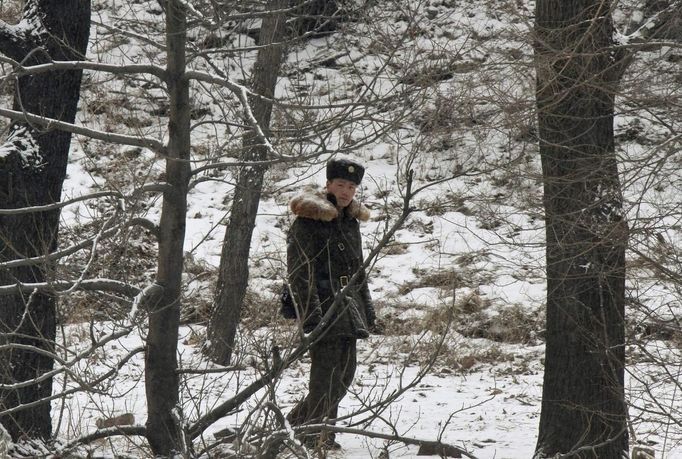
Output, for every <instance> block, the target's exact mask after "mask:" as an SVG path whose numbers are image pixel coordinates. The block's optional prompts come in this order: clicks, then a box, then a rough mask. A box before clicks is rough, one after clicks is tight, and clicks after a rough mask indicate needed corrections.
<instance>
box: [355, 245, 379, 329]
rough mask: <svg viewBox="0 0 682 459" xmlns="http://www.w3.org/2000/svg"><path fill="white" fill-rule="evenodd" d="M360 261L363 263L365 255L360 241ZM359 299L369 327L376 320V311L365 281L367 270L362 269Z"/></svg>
mask: <svg viewBox="0 0 682 459" xmlns="http://www.w3.org/2000/svg"><path fill="white" fill-rule="evenodd" d="M360 245H361V247H360V253H361V257H360V263H364V261H365V256H364V254H362V243H361V244H360ZM359 281H360V290H359V293H360V299H362V302H363V304H364V305H365V317H367V325H368V326H369V327H370V328H371V327H373V326H374V324H375V323H376V320H377V315H376V312H375V311H374V303H373V302H372V295H371V294H370V293H369V285H368V283H367V272H366V271H365V270H364V269H362V271H361V273H360V279H359Z"/></svg>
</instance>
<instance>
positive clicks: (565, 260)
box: [535, 0, 628, 459]
mask: <svg viewBox="0 0 682 459" xmlns="http://www.w3.org/2000/svg"><path fill="white" fill-rule="evenodd" d="M609 3H610V2H607V1H603V0H580V1H572V2H566V1H563V0H538V2H537V4H536V34H537V36H536V39H537V41H536V44H535V55H536V66H537V93H536V96H537V110H538V133H539V140H540V156H541V161H542V170H543V177H544V206H545V221H546V238H547V249H546V250H547V251H546V259H547V343H546V356H545V375H544V386H543V397H542V411H541V416H540V429H539V436H538V443H537V455H536V457H552V456H553V455H555V454H557V453H568V452H570V451H577V454H576V455H575V457H585V458H587V457H590V458H596V457H598V458H600V459H609V458H613V459H616V458H621V457H623V454H624V453H625V452H627V449H628V435H627V429H626V416H627V406H626V404H625V400H624V365H625V363H624V361H625V350H624V291H625V248H626V244H627V233H628V228H627V223H626V221H625V217H624V215H623V210H622V204H623V200H622V195H621V185H620V179H619V176H618V168H617V160H616V155H615V148H614V135H613V116H614V99H615V94H616V91H617V87H618V82H619V80H620V77H621V74H622V71H623V68H622V61H621V59H619V57H618V56H616V55H614V54H613V53H612V52H611V50H610V49H609V47H610V46H611V45H612V36H613V26H612V20H611V11H610V10H609Z"/></svg>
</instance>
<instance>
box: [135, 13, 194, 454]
mask: <svg viewBox="0 0 682 459" xmlns="http://www.w3.org/2000/svg"><path fill="white" fill-rule="evenodd" d="M186 33H187V23H186V12H185V7H184V5H183V4H182V2H180V1H178V0H168V1H167V2H166V37H167V38H166V44H167V48H168V63H167V73H168V82H167V83H168V94H169V98H170V113H169V123H168V135H169V140H168V158H167V160H166V181H167V182H168V185H169V187H168V188H167V189H166V191H164V194H163V205H162V209H161V220H160V224H159V256H158V267H157V275H156V283H157V284H159V285H160V286H161V287H163V293H162V295H161V298H160V300H159V301H155V302H153V304H152V305H151V306H150V310H149V332H148V334H147V343H146V345H147V353H146V356H145V389H146V393H147V423H146V427H147V440H148V441H149V444H150V446H151V448H152V451H153V452H154V454H155V455H163V456H168V455H170V454H171V453H172V452H173V451H180V450H181V447H180V445H181V435H182V427H181V425H180V423H179V418H180V417H181V413H180V412H179V409H180V407H179V406H178V391H179V378H178V373H177V367H178V362H177V343H178V328H179V323H180V299H181V283H182V270H183V248H184V241H185V225H186V214H187V190H188V184H189V177H190V173H191V170H190V163H189V159H190V154H189V153H190V103H189V81H188V79H187V78H186V75H185V70H186V69H185V66H186V61H185V59H186V57H185V49H186V48H185V46H186V38H187V37H186Z"/></svg>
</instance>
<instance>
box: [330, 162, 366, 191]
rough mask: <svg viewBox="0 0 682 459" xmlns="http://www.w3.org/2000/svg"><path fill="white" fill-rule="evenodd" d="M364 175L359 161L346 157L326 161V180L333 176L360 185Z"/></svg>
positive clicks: (363, 169)
mask: <svg viewBox="0 0 682 459" xmlns="http://www.w3.org/2000/svg"><path fill="white" fill-rule="evenodd" d="M364 175H365V168H364V167H362V166H361V165H360V164H359V163H357V162H355V161H352V160H350V159H346V158H337V159H330V160H329V161H328V162H327V180H334V179H335V178H340V179H345V180H350V181H351V182H353V183H355V184H356V185H360V182H362V177H363V176H364Z"/></svg>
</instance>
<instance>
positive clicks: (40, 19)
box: [0, 0, 90, 439]
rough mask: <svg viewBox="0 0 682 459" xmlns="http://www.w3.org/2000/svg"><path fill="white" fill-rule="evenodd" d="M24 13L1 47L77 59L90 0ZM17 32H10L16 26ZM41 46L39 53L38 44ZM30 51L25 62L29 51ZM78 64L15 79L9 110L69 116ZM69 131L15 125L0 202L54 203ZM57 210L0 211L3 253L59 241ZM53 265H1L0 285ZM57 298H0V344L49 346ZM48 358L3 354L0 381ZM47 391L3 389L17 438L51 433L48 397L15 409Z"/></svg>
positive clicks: (43, 248)
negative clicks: (25, 23)
mask: <svg viewBox="0 0 682 459" xmlns="http://www.w3.org/2000/svg"><path fill="white" fill-rule="evenodd" d="M24 20H30V23H32V24H34V25H35V28H34V29H33V30H31V31H29V34H26V33H25V31H24V32H22V31H21V30H18V29H17V30H13V28H12V27H11V26H8V27H5V28H3V36H1V37H0V42H1V43H0V52H2V53H3V54H5V55H7V56H9V57H12V58H13V59H15V60H18V61H23V63H24V64H25V65H33V64H38V63H43V62H49V61H50V60H75V59H82V58H83V56H84V55H85V51H86V48H87V43H88V36H89V31H90V1H89V0H52V1H49V0H35V1H28V2H27V3H26V5H25V8H24ZM13 32H14V33H13ZM39 48H40V49H41V51H38V52H36V50H37V49H39ZM29 53H30V57H29V58H28V59H27V60H25V61H24V59H25V58H26V57H27V56H28V55H29ZM81 76H82V72H81V71H58V72H50V73H42V74H39V75H35V76H24V77H21V78H19V80H18V83H17V91H16V95H15V98H14V104H13V108H14V110H24V111H26V112H29V113H33V114H37V115H43V116H46V117H50V118H54V119H58V120H61V121H65V122H69V123H72V122H74V120H75V116H76V110H77V106H78V100H79V97H80V84H81ZM70 142H71V134H69V133H67V132H63V131H49V130H48V131H42V130H37V129H33V127H31V126H30V125H28V124H24V123H15V124H13V125H12V127H11V130H10V134H9V137H8V139H7V141H6V142H5V144H4V145H3V146H2V149H3V151H4V152H11V153H10V154H9V155H7V156H5V157H4V159H0V208H17V207H25V206H34V205H41V204H48V203H53V202H57V201H59V200H60V197H61V189H62V183H63V181H64V178H65V176H66V165H67V162H68V154H69V147H70ZM58 223H59V211H57V210H55V211H51V212H43V213H38V214H36V213H33V214H27V215H18V216H11V217H10V216H5V217H0V260H2V261H6V260H11V259H17V258H25V257H33V256H40V255H44V254H46V253H49V252H51V251H54V250H55V248H56V247H57V228H58ZM51 269H52V267H51V266H44V265H35V266H26V267H19V268H14V269H9V270H2V271H0V285H6V284H14V283H16V282H17V281H21V282H43V281H45V280H46V279H48V278H50V277H51V276H50V271H51ZM55 308H56V298H54V297H51V296H49V295H47V294H43V293H33V294H31V295H28V296H22V295H13V296H3V297H1V298H0V332H2V335H0V343H1V344H3V345H6V344H11V343H18V344H22V345H30V346H34V347H37V348H40V349H44V350H47V351H53V349H54V339H55V332H56V319H55ZM52 366H53V361H52V359H51V358H49V357H47V356H45V355H41V354H39V353H36V352H32V351H30V350H27V349H21V350H19V349H10V350H6V351H3V352H2V353H1V354H0V382H2V383H3V384H11V383H16V382H20V381H27V380H31V379H34V378H35V377H37V376H39V375H41V374H43V373H45V372H47V371H49V370H51V369H52ZM51 394H52V379H51V378H50V379H48V380H46V381H43V382H41V383H40V384H36V385H31V386H27V387H24V388H21V389H17V390H3V391H0V410H2V411H6V410H13V411H12V412H9V413H8V414H7V415H5V416H2V417H0V422H2V424H3V425H4V426H5V428H6V429H7V431H8V432H9V433H10V434H11V435H12V437H13V438H14V439H17V438H18V437H20V436H22V435H27V436H29V437H41V438H44V439H47V438H49V437H50V436H51V433H52V423H51V418H50V403H49V402H45V403H40V404H37V405H35V406H33V407H31V408H28V409H20V406H21V405H26V404H29V403H31V402H34V401H36V400H41V399H43V398H45V397H49V396H50V395H51Z"/></svg>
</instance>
